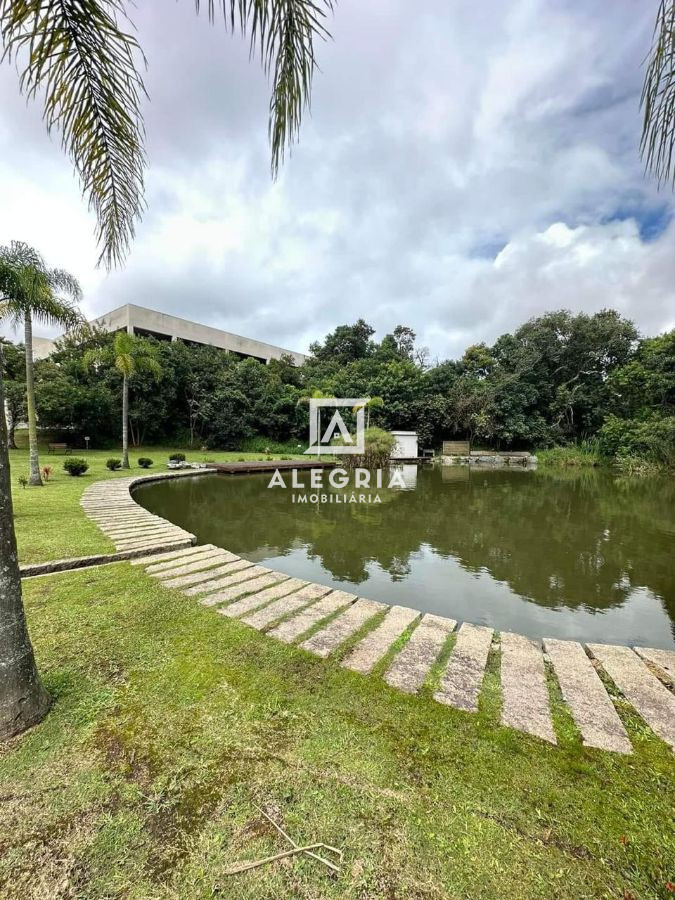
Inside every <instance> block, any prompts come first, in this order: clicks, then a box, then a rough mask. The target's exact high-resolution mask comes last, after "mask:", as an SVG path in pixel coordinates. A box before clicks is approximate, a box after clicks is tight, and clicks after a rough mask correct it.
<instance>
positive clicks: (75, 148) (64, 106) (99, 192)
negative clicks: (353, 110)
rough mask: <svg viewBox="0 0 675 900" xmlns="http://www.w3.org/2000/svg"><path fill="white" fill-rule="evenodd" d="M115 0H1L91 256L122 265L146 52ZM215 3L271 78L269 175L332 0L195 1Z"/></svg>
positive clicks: (6, 28)
mask: <svg viewBox="0 0 675 900" xmlns="http://www.w3.org/2000/svg"><path fill="white" fill-rule="evenodd" d="M130 5H131V3H125V2H124V0H60V2H59V3H47V2H41V0H0V32H1V34H2V40H3V44H4V47H5V56H6V57H7V58H8V59H9V60H10V61H12V60H16V61H17V62H18V63H20V65H21V66H22V67H23V68H22V69H21V74H20V81H19V85H20V88H21V90H22V91H23V92H25V93H26V95H27V96H28V98H29V99H34V98H35V97H36V96H37V95H38V94H40V95H41V96H44V106H43V118H44V121H45V124H46V126H47V129H48V131H50V132H51V131H52V130H53V129H55V130H56V131H58V132H59V133H60V135H61V140H62V144H63V148H64V150H65V151H66V152H67V153H68V155H69V156H70V158H71V159H72V161H73V166H74V168H75V171H76V172H77V175H78V176H79V179H80V182H81V184H82V189H83V192H84V194H85V195H86V196H87V197H88V199H89V206H90V208H91V209H93V210H94V212H95V214H96V219H97V237H98V241H99V245H100V247H101V255H100V259H99V262H100V261H103V262H104V263H105V265H106V266H107V267H108V268H110V267H111V266H113V265H117V264H119V263H121V262H122V261H123V259H124V257H125V256H126V254H127V252H128V250H129V246H130V244H131V242H132V240H133V238H134V234H135V229H136V223H137V222H138V220H139V219H140V217H141V214H142V212H143V209H144V200H143V191H144V184H143V177H144V171H145V166H146V156H145V149H144V129H143V116H142V113H141V99H142V98H143V96H144V95H145V94H146V91H145V86H144V84H143V78H142V75H141V69H142V68H143V67H144V65H145V57H144V56H143V52H142V49H141V47H140V46H139V44H138V41H137V40H136V38H135V37H134V34H133V32H134V28H133V23H131V22H130V21H129V17H128V14H127V7H128V6H130ZM195 6H196V9H197V12H199V11H200V9H201V8H202V6H206V10H207V15H208V17H209V20H210V21H211V22H214V21H215V18H216V9H217V8H219V9H220V12H221V13H222V17H223V21H224V24H225V28H226V30H227V31H229V32H232V33H234V32H235V31H240V32H241V33H242V34H243V35H249V36H250V43H251V56H254V55H256V56H259V58H260V62H261V64H262V67H263V69H264V71H265V74H266V75H269V76H271V78H272V96H271V99H270V104H269V138H270V143H271V148H272V174H273V175H274V176H276V174H277V171H278V169H279V165H280V164H281V162H282V161H283V158H284V153H285V149H286V146H287V145H290V144H292V143H293V142H294V141H295V140H297V137H298V133H299V130H300V120H301V118H302V113H303V110H304V109H305V107H306V106H307V105H308V104H309V97H310V93H311V86H312V77H313V75H314V70H315V67H316V56H315V51H314V42H315V40H316V39H317V38H319V39H326V38H327V37H329V34H328V31H327V29H326V27H325V24H324V20H325V18H326V15H327V13H329V12H331V11H332V8H333V3H332V0H218V2H217V0H205V2H200V0H195Z"/></svg>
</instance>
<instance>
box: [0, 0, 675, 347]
mask: <svg viewBox="0 0 675 900" xmlns="http://www.w3.org/2000/svg"><path fill="white" fill-rule="evenodd" d="M653 14H654V11H653V10H652V9H648V8H643V7H642V6H640V7H636V6H635V4H634V3H633V2H632V0H616V2H615V3H613V5H612V16H611V17H608V16H607V9H606V3H605V2H604V0H588V2H584V3H583V4H582V3H579V2H577V0H567V2H565V0H547V2H544V0H541V2H536V0H510V2H502V0H486V2H485V3H483V4H481V5H480V7H477V6H476V5H475V4H452V5H450V4H447V3H446V2H444V0H429V2H427V3H425V4H424V5H423V6H421V7H420V8H416V9H415V14H414V15H412V14H411V7H410V4H409V3H407V2H405V0H370V2H369V3H367V4H364V3H362V2H359V0H344V2H342V3H341V4H340V5H339V6H338V7H337V9H336V14H335V18H334V20H333V21H332V23H331V31H332V33H333V40H332V41H329V42H327V43H326V44H324V45H322V46H321V47H319V50H318V56H319V63H320V66H321V72H320V73H318V74H317V77H316V82H315V91H314V97H313V105H312V114H311V116H309V115H308V116H307V117H306V119H305V122H304V124H303V128H302V134H301V142H300V144H299V146H297V147H296V148H294V150H293V152H292V154H291V155H290V157H289V158H288V159H287V161H286V164H285V166H284V169H283V171H282V173H281V176H280V178H279V180H278V181H277V182H276V183H273V182H272V181H271V180H270V176H269V149H268V147H267V143H266V124H267V123H266V117H267V102H268V88H267V85H266V82H265V78H264V76H263V74H262V73H261V72H260V70H259V67H258V66H257V65H256V64H255V62H253V63H251V62H250V61H249V58H248V48H247V45H246V42H245V41H242V40H240V39H239V38H232V37H229V36H227V35H226V34H225V33H224V31H223V29H222V27H211V26H209V24H208V22H207V21H206V20H205V19H204V18H201V19H199V18H197V17H196V16H195V15H194V10H193V6H192V4H190V3H188V2H184V3H178V4H175V5H169V6H167V7H166V8H164V7H162V9H161V10H160V9H159V7H157V6H156V5H153V4H148V5H147V6H146V7H141V8H140V9H139V10H138V11H135V12H134V18H135V21H136V25H137V26H138V33H139V38H140V40H141V43H142V45H143V47H144V49H145V51H146V54H147V56H148V60H149V70H148V76H147V86H148V90H149V94H150V97H151V102H149V103H148V104H147V106H146V124H147V131H148V150H149V156H150V166H149V170H148V177H147V199H148V210H147V213H146V215H145V217H144V220H143V222H142V223H141V225H140V227H139V229H138V236H137V240H136V243H135V246H134V248H133V252H132V254H131V256H130V258H129V261H128V264H127V266H126V267H125V269H124V270H122V271H115V272H113V273H111V274H109V275H106V274H105V273H103V272H101V271H100V270H96V269H95V266H94V264H95V260H96V256H97V254H96V248H95V246H94V241H93V237H92V235H93V221H92V217H91V215H90V214H89V213H88V212H87V210H86V206H85V204H84V203H83V201H82V200H81V198H80V196H79V190H78V187H77V184H76V183H75V181H74V179H73V177H72V175H71V172H70V167H69V164H68V161H67V160H66V159H65V158H63V157H62V155H61V152H60V149H59V147H58V143H56V142H55V141H50V140H49V138H48V137H47V136H46V135H45V133H44V129H43V126H42V124H41V122H40V120H39V111H38V110H37V109H36V107H35V106H30V107H28V108H26V107H25V104H24V103H23V101H22V100H19V99H18V98H17V95H16V90H17V88H16V73H15V72H13V71H12V69H11V68H10V67H8V66H5V67H4V68H2V69H0V159H1V160H2V162H1V163H0V190H2V196H3V204H2V208H1V209H0V241H3V242H4V241H7V240H10V239H11V238H23V239H25V240H29V241H32V242H33V243H35V244H36V245H38V246H39V247H40V248H41V249H42V250H43V252H44V253H45V255H46V256H47V257H48V259H49V260H50V261H51V262H53V263H54V264H59V265H62V266H64V267H66V268H69V269H70V270H71V271H73V272H75V273H77V274H78V275H79V276H80V277H81V279H82V282H83V284H84V287H85V294H86V297H85V309H86V312H87V313H88V314H90V315H94V314H100V313H102V312H104V311H105V310H106V309H109V308H112V307H113V306H116V305H119V304H121V303H125V302H134V303H139V304H142V305H147V306H151V307H154V308H157V309H161V310H164V311H166V312H170V313H173V314H177V315H182V316H184V317H187V318H192V319H196V320H198V321H202V322H206V323H208V324H213V325H216V326H220V327H223V328H226V329H228V330H230V331H234V332H238V333H241V334H245V335H249V336H251V337H257V338H260V339H262V340H267V341H270V342H273V343H280V344H282V345H285V346H288V347H292V348H293V349H297V350H304V349H306V348H307V346H308V345H309V343H310V342H311V341H312V340H314V339H316V338H317V337H321V336H322V335H323V334H325V333H326V332H327V331H328V330H330V329H332V328H334V327H335V326H336V325H337V324H340V323H341V322H347V321H354V320H355V319H356V318H358V317H359V316H363V317H365V318H366V319H368V320H369V321H371V322H372V323H373V324H374V325H375V326H376V328H377V329H378V332H379V334H380V335H381V334H383V333H384V332H386V331H389V330H391V329H392V328H393V327H394V326H395V325H396V324H398V323H405V324H409V325H410V326H412V327H413V328H414V329H415V330H416V331H417V333H418V336H419V339H420V342H421V343H423V344H426V345H428V346H429V347H430V349H431V351H432V355H434V356H439V357H441V358H442V357H444V356H447V355H451V356H454V355H458V354H460V353H461V352H462V351H463V350H464V348H465V346H466V345H467V343H471V342H475V341H480V340H488V341H489V340H493V339H494V338H495V337H496V336H498V334H500V333H502V332H503V331H505V330H507V329H511V328H513V327H515V326H517V325H518V324H519V323H520V322H522V321H524V320H525V319H527V318H528V317H529V316H531V315H535V314H538V313H541V312H543V311H544V310H547V309H554V308H558V307H560V306H566V307H569V308H571V309H574V310H578V309H584V310H587V311H592V310H595V309H600V308H602V307H606V306H613V307H615V308H618V309H620V310H621V311H622V312H623V313H625V314H626V315H628V316H630V317H631V318H633V319H635V321H636V322H637V324H638V325H639V327H640V328H641V329H642V330H643V331H645V332H655V331H658V330H660V329H663V328H666V327H672V326H673V324H674V322H673V319H674V318H675V313H674V310H675V300H674V299H673V288H672V285H673V283H674V281H673V271H672V266H671V264H670V257H671V256H672V246H673V238H674V236H675V235H674V233H673V228H672V226H671V224H670V220H671V216H672V210H673V201H672V199H671V196H670V194H669V193H666V192H664V193H662V194H658V193H657V191H656V188H655V186H654V184H653V183H652V182H650V181H649V180H646V179H645V178H644V177H643V172H642V166H641V164H640V161H639V155H638V143H639V130H640V117H639V110H638V104H639V92H640V80H641V73H642V70H641V63H642V60H643V58H644V56H645V53H646V51H647V48H648V46H649V40H650V36H651V29H652V25H653V22H652V16H653ZM486 22H489V23H490V27H489V28H486Z"/></svg>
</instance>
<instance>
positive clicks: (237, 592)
mask: <svg viewBox="0 0 675 900" xmlns="http://www.w3.org/2000/svg"><path fill="white" fill-rule="evenodd" d="M245 571H249V570H248V569H246V570H245ZM280 581H288V575H282V573H281V572H270V573H269V574H267V575H261V576H260V577H259V578H252V579H250V580H248V581H241V582H239V584H234V585H232V587H229V588H225V590H224V591H218V593H217V594H211V595H209V597H208V598H207V599H208V600H209V604H208V605H209V606H213V600H214V598H216V597H217V598H218V599H217V600H216V603H229V602H230V601H231V600H237V599H238V598H239V597H243V596H244V595H245V594H257V593H258V592H259V591H262V589H263V588H268V587H272V585H274V584H277V583H278V582H280ZM203 602H204V601H202V603H203ZM255 605H256V604H254V605H253V606H254V607H255ZM249 608H251V607H249ZM240 609H241V607H240ZM242 611H245V610H242ZM218 612H219V613H222V614H223V615H227V612H225V611H224V610H223V609H221V608H220V607H219V608H218Z"/></svg>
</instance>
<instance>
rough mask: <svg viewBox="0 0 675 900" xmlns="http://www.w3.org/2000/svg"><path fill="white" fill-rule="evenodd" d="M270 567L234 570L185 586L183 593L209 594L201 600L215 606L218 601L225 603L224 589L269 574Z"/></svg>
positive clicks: (188, 594)
mask: <svg viewBox="0 0 675 900" xmlns="http://www.w3.org/2000/svg"><path fill="white" fill-rule="evenodd" d="M269 574H270V569H266V568H265V567H264V566H249V567H248V568H247V569H242V570H241V571H240V572H234V573H233V574H232V575H224V576H223V577H222V578H212V579H210V580H209V581H203V582H202V583H201V584H195V585H194V586H193V587H189V588H185V589H184V590H183V593H184V594H185V596H186V597H197V596H198V595H200V594H208V596H207V597H204V598H203V599H202V600H201V603H202V604H203V605H204V606H214V605H215V604H216V603H224V602H225V599H224V598H223V597H222V596H221V594H222V593H223V591H226V590H228V589H229V588H231V587H232V586H233V585H235V584H240V583H241V582H242V581H249V580H250V579H252V578H261V577H262V576H263V575H269Z"/></svg>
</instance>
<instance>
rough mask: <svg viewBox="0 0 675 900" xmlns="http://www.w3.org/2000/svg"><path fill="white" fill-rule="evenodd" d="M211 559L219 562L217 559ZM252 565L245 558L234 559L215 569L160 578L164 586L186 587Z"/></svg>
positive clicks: (231, 573)
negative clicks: (165, 578)
mask: <svg viewBox="0 0 675 900" xmlns="http://www.w3.org/2000/svg"><path fill="white" fill-rule="evenodd" d="M213 561H214V562H219V560H213ZM252 566H253V563H252V562H249V561H248V560H247V559H234V560H232V561H230V562H228V563H225V565H223V566H218V568H216V569H202V571H201V572H192V573H191V574H190V575H181V576H180V577H178V578H169V579H167V580H162V584H163V585H164V586H165V587H170V588H179V587H188V585H191V584H199V583H200V582H204V581H207V580H209V579H212V578H215V577H216V576H218V577H221V576H223V575H233V574H234V573H235V572H240V571H242V570H243V569H250V568H252ZM158 577H161V576H158Z"/></svg>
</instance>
